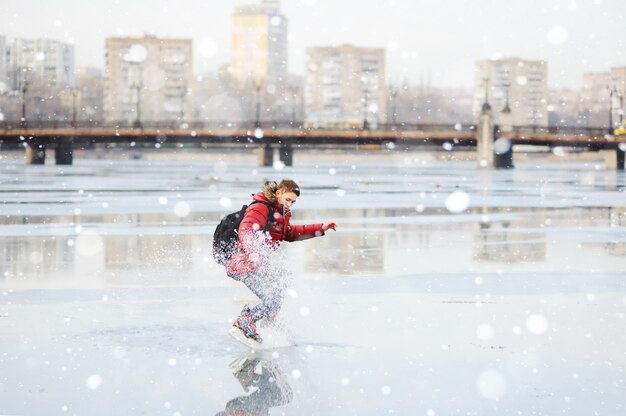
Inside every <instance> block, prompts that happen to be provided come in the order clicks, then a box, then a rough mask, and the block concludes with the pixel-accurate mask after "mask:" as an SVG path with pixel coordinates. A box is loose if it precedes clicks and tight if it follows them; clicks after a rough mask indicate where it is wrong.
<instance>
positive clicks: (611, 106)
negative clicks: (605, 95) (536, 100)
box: [609, 86, 618, 136]
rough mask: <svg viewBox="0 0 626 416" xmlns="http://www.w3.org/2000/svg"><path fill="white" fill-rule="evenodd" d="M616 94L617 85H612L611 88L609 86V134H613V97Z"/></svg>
mask: <svg viewBox="0 0 626 416" xmlns="http://www.w3.org/2000/svg"><path fill="white" fill-rule="evenodd" d="M617 94H618V92H617V87H615V86H613V88H611V87H610V86H609V134H610V135H611V136H612V135H614V134H615V128H614V126H613V108H614V106H613V100H614V98H613V97H615V96H617Z"/></svg>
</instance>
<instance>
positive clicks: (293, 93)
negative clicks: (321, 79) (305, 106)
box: [291, 85, 298, 127]
mask: <svg viewBox="0 0 626 416" xmlns="http://www.w3.org/2000/svg"><path fill="white" fill-rule="evenodd" d="M296 94H298V86H297V85H292V86H291V127H294V126H295V125H296V104H297V102H296V97H297V95H296Z"/></svg>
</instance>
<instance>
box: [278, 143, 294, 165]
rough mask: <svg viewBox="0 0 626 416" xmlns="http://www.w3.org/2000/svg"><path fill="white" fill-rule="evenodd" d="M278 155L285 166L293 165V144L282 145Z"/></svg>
mask: <svg viewBox="0 0 626 416" xmlns="http://www.w3.org/2000/svg"><path fill="white" fill-rule="evenodd" d="M278 156H279V158H280V161H281V162H283V163H284V164H285V166H293V147H291V145H288V144H286V145H282V146H281V147H280V150H279V151H278Z"/></svg>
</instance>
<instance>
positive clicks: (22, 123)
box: [20, 80, 28, 128]
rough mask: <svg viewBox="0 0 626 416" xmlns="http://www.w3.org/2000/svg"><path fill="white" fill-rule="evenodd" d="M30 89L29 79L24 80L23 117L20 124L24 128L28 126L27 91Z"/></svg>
mask: <svg viewBox="0 0 626 416" xmlns="http://www.w3.org/2000/svg"><path fill="white" fill-rule="evenodd" d="M27 91H28V81H26V80H24V81H23V82H22V119H21V120H20V125H21V127H22V128H26V92H27Z"/></svg>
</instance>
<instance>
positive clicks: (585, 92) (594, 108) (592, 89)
mask: <svg viewBox="0 0 626 416" xmlns="http://www.w3.org/2000/svg"><path fill="white" fill-rule="evenodd" d="M611 84H612V81H611V73H610V72H587V73H584V74H583V86H582V90H581V94H580V107H581V118H582V120H583V122H584V124H585V126H586V127H608V123H609V94H610V89H611Z"/></svg>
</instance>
